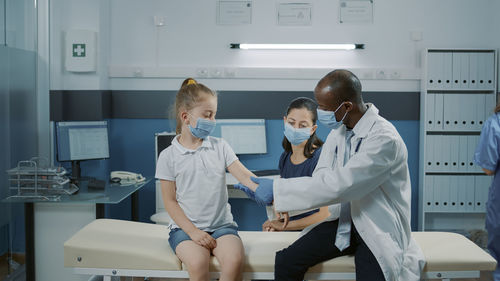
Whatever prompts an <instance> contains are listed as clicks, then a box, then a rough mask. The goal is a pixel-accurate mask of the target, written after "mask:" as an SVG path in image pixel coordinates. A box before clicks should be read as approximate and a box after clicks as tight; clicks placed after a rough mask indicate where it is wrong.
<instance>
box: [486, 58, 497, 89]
mask: <svg viewBox="0 0 500 281" xmlns="http://www.w3.org/2000/svg"><path fill="white" fill-rule="evenodd" d="M485 64H486V76H485V82H486V83H487V84H486V89H488V90H494V89H495V53H493V52H491V53H486V62H485Z"/></svg>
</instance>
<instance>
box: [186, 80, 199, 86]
mask: <svg viewBox="0 0 500 281" xmlns="http://www.w3.org/2000/svg"><path fill="white" fill-rule="evenodd" d="M196 84H198V83H196V81H195V80H194V79H189V81H188V83H187V85H196Z"/></svg>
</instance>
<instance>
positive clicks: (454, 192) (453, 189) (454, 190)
mask: <svg viewBox="0 0 500 281" xmlns="http://www.w3.org/2000/svg"><path fill="white" fill-rule="evenodd" d="M449 183H450V190H449V192H450V200H449V204H450V205H449V208H448V209H449V211H450V212H457V211H458V210H459V207H458V206H459V205H458V204H459V200H458V176H449Z"/></svg>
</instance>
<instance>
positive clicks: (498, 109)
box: [495, 103, 500, 113]
mask: <svg viewBox="0 0 500 281" xmlns="http://www.w3.org/2000/svg"><path fill="white" fill-rule="evenodd" d="M498 112H500V103H499V104H497V106H496V107H495V113H498Z"/></svg>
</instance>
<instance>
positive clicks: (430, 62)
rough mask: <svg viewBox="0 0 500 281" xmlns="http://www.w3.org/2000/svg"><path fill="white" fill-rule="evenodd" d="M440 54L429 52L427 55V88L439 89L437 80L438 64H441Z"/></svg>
mask: <svg viewBox="0 0 500 281" xmlns="http://www.w3.org/2000/svg"><path fill="white" fill-rule="evenodd" d="M441 58H442V56H441V53H438V52H429V54H428V55H427V88H428V89H430V90H436V89H439V86H438V83H437V80H438V76H440V75H439V74H438V72H439V71H440V70H439V68H440V65H442V59H441Z"/></svg>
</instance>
